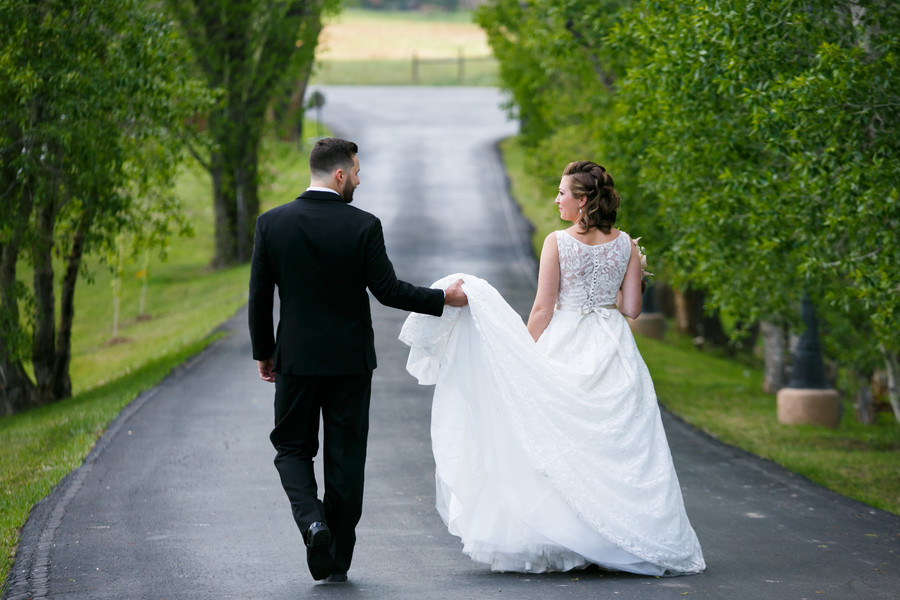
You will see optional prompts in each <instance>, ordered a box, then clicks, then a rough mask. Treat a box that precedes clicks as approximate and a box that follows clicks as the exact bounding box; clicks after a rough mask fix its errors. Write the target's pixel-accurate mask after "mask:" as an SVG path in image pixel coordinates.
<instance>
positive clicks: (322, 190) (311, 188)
mask: <svg viewBox="0 0 900 600" xmlns="http://www.w3.org/2000/svg"><path fill="white" fill-rule="evenodd" d="M306 191H307V192H331V193H332V194H337V195H338V196H340V194H338V193H337V192H336V191H334V190H333V189H331V188H327V187H315V186H313V187H308V188H306Z"/></svg>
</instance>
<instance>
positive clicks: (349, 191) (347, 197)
mask: <svg viewBox="0 0 900 600" xmlns="http://www.w3.org/2000/svg"><path fill="white" fill-rule="evenodd" d="M352 185H353V184H352V183H350V180H349V179H348V180H347V181H345V182H344V187H342V188H341V198H343V200H344V202H346V203H347V204H350V203H351V202H353V190H354V189H356V188H355V187H351V186H352Z"/></svg>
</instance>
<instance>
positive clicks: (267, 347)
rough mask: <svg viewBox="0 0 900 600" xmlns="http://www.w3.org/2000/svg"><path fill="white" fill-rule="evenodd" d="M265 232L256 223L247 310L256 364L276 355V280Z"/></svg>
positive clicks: (257, 221) (260, 225)
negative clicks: (267, 249) (273, 319)
mask: <svg viewBox="0 0 900 600" xmlns="http://www.w3.org/2000/svg"><path fill="white" fill-rule="evenodd" d="M263 229H264V227H263V224H262V219H257V220H256V234H255V236H254V239H253V256H252V257H251V259H250V297H249V303H248V307H247V313H248V319H249V322H250V323H249V324H250V343H251V345H252V346H253V358H254V360H266V359H268V358H271V357H272V355H273V354H275V330H274V326H273V323H272V309H273V303H274V296H275V278H274V277H273V275H272V267H271V265H270V264H269V261H268V258H267V256H266V239H265V234H264V232H263Z"/></svg>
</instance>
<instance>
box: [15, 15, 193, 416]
mask: <svg viewBox="0 0 900 600" xmlns="http://www.w3.org/2000/svg"><path fill="white" fill-rule="evenodd" d="M0 39H2V40H3V41H2V46H0V103H2V106H3V107H4V112H3V114H2V115H0V156H2V160H0V164H2V167H0V212H2V220H0V414H6V413H12V412H16V411H18V410H22V409H24V408H28V407H31V406H35V405H39V404H44V403H47V402H51V401H54V400H58V399H60V398H65V397H67V396H69V395H71V382H70V379H69V359H70V348H71V330H72V320H73V316H74V304H73V299H74V294H75V282H76V280H77V278H78V274H79V272H80V271H81V270H82V269H83V261H82V259H83V257H84V256H85V254H87V253H89V252H93V251H102V250H104V249H106V248H108V247H109V246H110V245H111V244H113V243H114V239H115V236H116V234H118V233H119V232H122V231H130V232H133V233H134V235H135V236H136V237H137V238H138V239H139V240H143V241H144V242H145V243H147V244H152V243H154V242H159V241H160V240H162V239H165V237H166V236H167V235H169V234H170V233H171V232H172V231H173V230H174V229H177V228H179V227H180V225H181V224H180V223H179V221H178V218H177V215H178V212H177V206H176V205H175V202H174V200H173V198H172V196H171V195H170V194H169V188H170V187H171V181H172V177H173V175H174V172H175V166H176V164H177V162H178V160H179V158H180V155H181V149H182V146H181V144H180V142H179V140H180V139H181V137H182V134H181V132H182V131H183V129H184V128H185V127H186V123H187V122H188V121H189V119H190V118H191V117H192V116H194V115H195V114H196V112H197V111H200V110H204V109H205V108H206V107H207V106H208V105H209V97H208V94H207V93H206V91H205V90H204V88H203V87H202V86H199V85H197V84H196V82H195V81H194V80H193V79H191V78H190V77H189V76H188V74H187V73H186V70H185V67H184V63H183V57H184V48H183V47H182V46H181V44H180V43H179V39H178V37H177V36H176V35H175V33H174V32H173V30H172V29H171V27H170V26H169V24H168V23H167V22H166V21H165V20H164V19H163V18H161V16H160V15H159V14H157V13H155V12H153V11H150V10H148V9H147V8H146V7H145V5H144V3H142V2H138V1H136V0H83V1H81V2H78V3H71V2H63V1H41V2H36V1H23V0H0ZM28 266H30V270H31V272H32V273H33V277H32V282H31V285H30V286H29V285H26V283H25V281H23V280H22V278H21V277H20V271H21V268H22V267H28ZM57 268H60V269H61V271H62V273H61V276H58V274H57V272H56V270H57ZM57 290H58V292H59V297H58V298H57ZM57 313H58V315H59V316H58V318H57ZM29 358H30V359H31V364H32V366H33V372H34V379H33V380H32V377H31V376H30V375H29V374H28V373H27V372H26V370H25V368H24V365H25V363H26V362H27V361H28V359H29Z"/></svg>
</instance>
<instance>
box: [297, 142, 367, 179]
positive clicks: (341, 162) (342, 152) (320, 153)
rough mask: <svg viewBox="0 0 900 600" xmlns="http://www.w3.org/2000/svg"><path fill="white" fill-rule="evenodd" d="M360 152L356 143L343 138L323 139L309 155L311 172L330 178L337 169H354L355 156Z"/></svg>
mask: <svg viewBox="0 0 900 600" xmlns="http://www.w3.org/2000/svg"><path fill="white" fill-rule="evenodd" d="M358 151H359V148H357V146H356V143H354V142H350V141H348V140H342V139H341V138H322V139H321V140H319V141H318V142H316V145H315V146H313V149H312V151H311V152H310V153H309V170H310V171H311V172H312V173H313V175H316V176H318V177H328V176H330V175H331V174H332V173H334V171H335V169H347V170H348V171H349V170H350V169H351V168H352V167H353V156H354V155H356V153H357V152H358Z"/></svg>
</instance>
